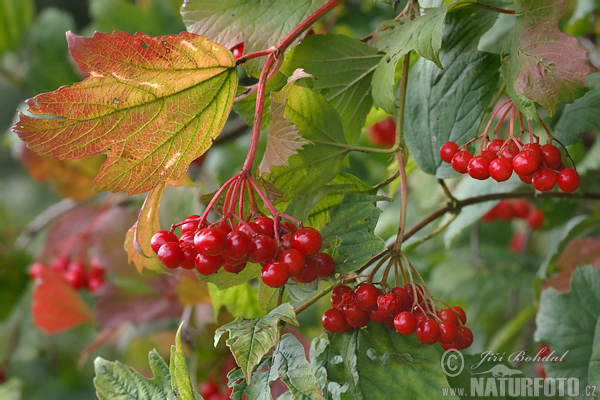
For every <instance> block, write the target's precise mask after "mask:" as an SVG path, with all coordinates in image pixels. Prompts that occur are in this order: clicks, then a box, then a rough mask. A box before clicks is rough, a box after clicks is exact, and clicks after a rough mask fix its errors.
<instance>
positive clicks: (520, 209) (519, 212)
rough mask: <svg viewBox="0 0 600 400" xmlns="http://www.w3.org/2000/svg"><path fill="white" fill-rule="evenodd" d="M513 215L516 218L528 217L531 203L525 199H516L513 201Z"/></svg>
mask: <svg viewBox="0 0 600 400" xmlns="http://www.w3.org/2000/svg"><path fill="white" fill-rule="evenodd" d="M512 208H513V215H514V216H515V218H521V219H522V218H527V215H528V214H529V203H527V201H525V200H523V199H516V200H515V201H513V203H512Z"/></svg>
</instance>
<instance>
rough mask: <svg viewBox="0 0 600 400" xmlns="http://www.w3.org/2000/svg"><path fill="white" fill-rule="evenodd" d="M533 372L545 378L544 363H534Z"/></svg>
mask: <svg viewBox="0 0 600 400" xmlns="http://www.w3.org/2000/svg"><path fill="white" fill-rule="evenodd" d="M535 373H536V374H537V375H538V376H539V377H540V378H544V379H546V369H545V368H544V363H542V362H539V363H537V364H535Z"/></svg>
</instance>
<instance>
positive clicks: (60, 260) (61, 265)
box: [50, 256, 71, 273]
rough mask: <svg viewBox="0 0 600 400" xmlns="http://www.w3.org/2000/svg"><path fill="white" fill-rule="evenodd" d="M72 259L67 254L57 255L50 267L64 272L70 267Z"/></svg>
mask: <svg viewBox="0 0 600 400" xmlns="http://www.w3.org/2000/svg"><path fill="white" fill-rule="evenodd" d="M70 263H71V260H69V258H68V257H65V256H59V257H56V258H55V259H54V260H53V261H52V264H50V268H52V269H53V270H54V271H56V272H60V273H64V272H65V271H66V270H67V269H68V268H69V264H70Z"/></svg>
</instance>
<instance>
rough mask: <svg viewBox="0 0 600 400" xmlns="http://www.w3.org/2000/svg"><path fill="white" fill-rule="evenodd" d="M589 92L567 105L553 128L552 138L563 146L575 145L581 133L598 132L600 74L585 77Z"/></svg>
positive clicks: (599, 125)
mask: <svg viewBox="0 0 600 400" xmlns="http://www.w3.org/2000/svg"><path fill="white" fill-rule="evenodd" d="M587 81H588V83H589V85H590V88H591V89H590V91H589V92H587V93H586V94H585V95H584V96H583V97H580V98H578V99H577V100H575V101H574V102H573V104H567V105H566V107H565V109H564V111H563V113H562V115H561V117H560V119H559V120H558V123H557V124H556V126H555V127H554V133H553V135H554V137H555V138H557V139H558V140H560V141H561V143H562V144H564V145H565V146H567V145H570V144H574V143H577V142H578V141H579V140H580V139H579V134H580V133H582V132H588V131H592V132H597V131H599V130H600V113H598V109H599V108H600V72H596V73H594V74H591V75H588V76H587Z"/></svg>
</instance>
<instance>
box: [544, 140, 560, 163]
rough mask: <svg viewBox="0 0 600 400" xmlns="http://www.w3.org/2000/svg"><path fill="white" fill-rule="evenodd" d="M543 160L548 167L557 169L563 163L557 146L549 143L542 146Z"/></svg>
mask: <svg viewBox="0 0 600 400" xmlns="http://www.w3.org/2000/svg"><path fill="white" fill-rule="evenodd" d="M542 159H543V160H544V164H546V167H549V168H557V167H558V166H559V165H560V163H561V161H562V156H561V154H560V150H558V148H557V147H556V146H554V145H553V144H549V143H548V144H545V145H543V146H542Z"/></svg>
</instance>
